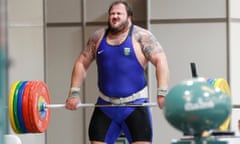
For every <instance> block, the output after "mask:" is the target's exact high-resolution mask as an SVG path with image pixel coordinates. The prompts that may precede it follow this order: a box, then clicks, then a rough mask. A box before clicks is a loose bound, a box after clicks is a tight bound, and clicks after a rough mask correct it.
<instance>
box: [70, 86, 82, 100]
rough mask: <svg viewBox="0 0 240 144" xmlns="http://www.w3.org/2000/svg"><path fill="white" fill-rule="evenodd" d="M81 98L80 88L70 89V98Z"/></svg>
mask: <svg viewBox="0 0 240 144" xmlns="http://www.w3.org/2000/svg"><path fill="white" fill-rule="evenodd" d="M79 97H80V88H78V87H72V88H70V91H69V95H68V98H79Z"/></svg>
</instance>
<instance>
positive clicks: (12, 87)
mask: <svg viewBox="0 0 240 144" xmlns="http://www.w3.org/2000/svg"><path fill="white" fill-rule="evenodd" d="M19 82H20V81H16V82H14V83H13V84H12V86H11V89H10V93H9V98H8V108H9V110H8V113H9V118H10V123H11V126H12V129H13V131H14V132H15V133H18V130H17V127H16V124H15V120H14V112H13V98H14V92H15V89H16V87H17V85H18V83H19Z"/></svg>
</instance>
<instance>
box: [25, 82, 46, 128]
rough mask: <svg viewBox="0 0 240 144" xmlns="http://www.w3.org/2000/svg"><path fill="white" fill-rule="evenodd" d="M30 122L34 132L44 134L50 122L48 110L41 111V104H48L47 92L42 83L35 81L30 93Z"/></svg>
mask: <svg viewBox="0 0 240 144" xmlns="http://www.w3.org/2000/svg"><path fill="white" fill-rule="evenodd" d="M29 96H30V103H31V104H30V107H31V109H30V120H31V121H32V122H33V125H34V127H35V128H36V132H45V131H46V129H47V127H48V125H49V121H50V109H44V110H43V109H42V106H41V105H42V104H43V103H46V104H50V96H49V91H48V88H47V86H46V84H45V83H44V82H43V81H35V82H34V84H33V85H32V88H31V92H30V95H29Z"/></svg>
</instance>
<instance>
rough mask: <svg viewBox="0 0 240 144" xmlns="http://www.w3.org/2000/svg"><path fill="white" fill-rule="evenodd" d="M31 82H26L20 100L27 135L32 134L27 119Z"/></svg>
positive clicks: (32, 130) (28, 118) (31, 128)
mask: <svg viewBox="0 0 240 144" xmlns="http://www.w3.org/2000/svg"><path fill="white" fill-rule="evenodd" d="M32 84H33V82H32V81H29V82H27V84H26V86H25V89H24V92H23V98H22V112H23V120H24V124H25V126H26V129H27V132H28V133H33V132H34V129H33V127H32V125H31V122H30V117H29V111H30V110H29V109H30V107H29V93H30V90H31V87H32Z"/></svg>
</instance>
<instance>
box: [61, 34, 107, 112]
mask: <svg viewBox="0 0 240 144" xmlns="http://www.w3.org/2000/svg"><path fill="white" fill-rule="evenodd" d="M103 32H104V31H103V30H99V31H96V32H95V33H93V34H92V35H91V36H90V37H89V39H88V42H87V45H86V47H85V48H84V49H83V50H82V52H81V53H80V55H79V56H78V58H77V60H76V61H75V64H74V67H73V70H72V77H71V87H70V91H69V96H68V98H67V100H66V106H65V107H66V108H67V109H69V110H76V109H77V104H78V103H80V102H81V100H80V87H81V86H82V84H83V81H84V79H85V77H86V73H87V69H88V67H89V66H90V64H91V63H92V61H93V60H94V58H95V52H96V49H97V46H98V42H99V40H100V37H101V35H102V34H103Z"/></svg>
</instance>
